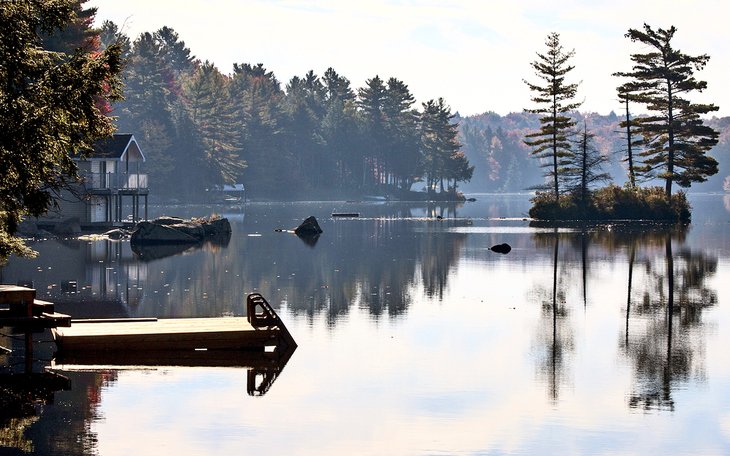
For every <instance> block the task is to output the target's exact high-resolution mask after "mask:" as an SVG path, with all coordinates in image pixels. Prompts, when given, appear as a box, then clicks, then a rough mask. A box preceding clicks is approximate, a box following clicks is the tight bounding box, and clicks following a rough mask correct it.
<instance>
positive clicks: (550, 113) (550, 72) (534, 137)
mask: <svg viewBox="0 0 730 456" xmlns="http://www.w3.org/2000/svg"><path fill="white" fill-rule="evenodd" d="M545 45H546V46H547V52H546V53H544V54H540V53H538V54H537V57H538V58H537V60H535V61H534V62H532V63H531V66H532V68H533V69H534V70H535V74H536V75H537V77H538V78H539V79H542V80H543V82H542V84H532V83H530V82H528V81H524V82H525V84H527V86H528V87H529V88H530V90H531V91H532V92H534V93H535V94H534V95H533V96H532V98H531V99H532V101H533V102H534V103H536V104H537V105H538V107H537V108H534V109H527V110H526V111H527V112H530V113H535V114H540V115H542V117H540V125H541V126H540V130H539V131H537V132H534V133H530V134H528V135H526V138H528V139H525V144H527V145H528V146H530V147H532V154H533V156H534V157H536V158H538V159H540V160H541V161H542V164H541V165H540V166H542V167H543V168H547V171H546V172H545V177H546V178H547V179H548V182H549V184H550V185H551V187H552V193H553V197H554V199H555V201H556V202H557V201H558V199H559V197H560V188H561V185H560V184H561V180H562V176H561V171H562V168H563V167H564V166H566V165H569V164H570V162H571V160H572V157H573V152H572V150H571V144H570V140H569V137H570V135H571V131H572V129H573V127H574V126H575V123H576V122H575V120H574V119H572V118H570V117H569V116H568V115H567V114H568V113H570V112H571V111H575V110H576V109H578V107H579V106H580V105H581V103H577V102H574V101H573V99H574V98H575V95H576V92H577V90H578V84H569V83H567V82H566V81H565V77H566V75H567V74H568V73H570V71H571V70H573V68H574V67H573V66H572V65H570V64H569V63H568V62H569V61H570V59H571V58H572V57H573V56H574V54H575V51H573V50H571V51H568V52H566V51H565V50H564V49H563V46H562V45H561V44H560V35H559V34H558V33H551V34H549V35H548V37H547V39H546V40H545Z"/></svg>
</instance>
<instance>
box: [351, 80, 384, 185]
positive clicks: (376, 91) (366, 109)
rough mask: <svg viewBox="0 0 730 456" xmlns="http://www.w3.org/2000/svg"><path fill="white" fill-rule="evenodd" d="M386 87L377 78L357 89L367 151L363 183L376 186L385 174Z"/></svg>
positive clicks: (380, 182) (367, 81) (381, 181)
mask: <svg viewBox="0 0 730 456" xmlns="http://www.w3.org/2000/svg"><path fill="white" fill-rule="evenodd" d="M386 90H387V89H386V86H385V84H384V83H383V80H382V79H380V77H379V76H377V75H376V76H375V77H374V78H372V79H368V80H366V81H365V87H361V88H360V89H358V99H357V106H358V108H359V110H360V113H361V116H362V121H363V128H364V130H365V134H364V136H365V137H366V138H367V148H368V151H367V153H366V156H365V157H364V162H363V181H364V182H365V183H366V185H367V184H374V185H375V186H378V185H380V184H382V183H383V180H384V174H385V172H384V171H385V168H384V167H385V165H384V163H385V154H386V150H387V148H388V145H387V135H386V131H385V115H384V113H383V109H384V106H385V100H386V96H387V95H386Z"/></svg>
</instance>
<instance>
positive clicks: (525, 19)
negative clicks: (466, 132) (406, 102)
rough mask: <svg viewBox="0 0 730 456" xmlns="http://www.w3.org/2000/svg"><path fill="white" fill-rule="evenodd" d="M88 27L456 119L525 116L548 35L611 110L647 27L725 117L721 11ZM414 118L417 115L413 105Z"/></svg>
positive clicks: (674, 2) (432, 6)
mask: <svg viewBox="0 0 730 456" xmlns="http://www.w3.org/2000/svg"><path fill="white" fill-rule="evenodd" d="M87 5H89V6H96V7H98V13H97V22H98V24H101V21H103V20H106V19H110V20H113V21H114V22H116V23H117V24H118V25H120V27H123V30H124V31H125V33H127V35H129V36H130V38H132V39H134V38H136V37H137V36H138V35H139V34H140V33H141V32H145V31H149V32H153V31H155V30H157V29H159V28H160V27H162V26H165V25H166V26H169V27H172V28H173V29H175V30H176V31H177V32H178V34H179V35H180V38H181V39H182V40H184V41H185V43H186V45H187V46H188V47H189V48H190V49H191V50H192V52H193V54H194V55H195V56H196V57H197V58H199V59H201V60H210V61H212V62H214V63H215V64H216V66H217V67H218V68H219V69H220V70H221V71H222V72H223V73H230V72H231V71H232V67H233V63H234V62H236V63H253V64H255V63H263V64H264V66H266V68H267V69H269V70H271V71H273V72H274V74H275V75H276V76H277V78H278V79H279V81H280V82H281V83H282V87H284V86H285V85H286V83H287V81H289V79H290V78H291V77H292V76H295V75H303V74H305V73H306V72H307V71H309V70H314V72H315V73H316V74H318V75H322V74H323V73H324V71H325V70H326V69H327V68H328V67H333V68H334V69H335V70H336V71H337V72H338V73H339V74H341V75H343V76H345V77H347V78H348V79H350V81H351V83H352V86H353V87H354V88H358V87H361V86H363V85H364V83H365V80H366V79H369V78H372V77H373V76H375V75H379V76H380V77H381V78H383V79H387V78H388V77H391V76H393V77H396V78H399V79H401V80H403V81H404V82H405V83H406V84H408V86H409V87H410V89H411V92H412V93H413V95H414V96H415V97H416V99H417V100H418V102H423V101H427V100H429V99H431V98H438V97H443V98H444V99H445V100H446V102H447V103H448V104H449V105H450V106H451V107H452V110H453V111H459V112H460V113H461V114H462V115H471V114H478V113H482V112H485V111H495V112H497V113H499V114H507V113H508V112H512V111H521V110H522V109H523V108H527V107H530V106H531V103H530V93H529V90H528V89H527V87H526V86H525V84H524V82H523V81H522V80H523V79H528V80H531V81H536V78H535V77H534V76H533V72H532V69H531V67H530V62H531V61H532V60H534V58H535V53H536V52H538V51H539V52H543V51H544V50H545V45H544V42H545V37H546V36H547V34H548V33H550V32H558V33H560V35H561V41H562V43H563V45H564V47H565V48H566V49H575V52H576V55H575V58H574V59H573V63H574V65H575V69H574V70H573V71H572V72H571V76H572V80H570V81H569V82H581V85H580V88H579V91H578V98H579V99H582V100H584V105H583V107H582V108H581V110H582V111H595V112H598V113H601V114H607V113H609V112H610V111H611V110H615V111H619V110H620V109H621V107H620V105H619V104H618V103H617V101H616V99H615V98H616V97H615V87H616V86H617V85H618V83H619V80H618V78H615V77H612V76H611V73H613V72H615V71H625V70H629V69H630V65H631V62H630V60H629V55H630V54H631V53H635V52H644V51H645V49H644V48H642V47H641V45H639V44H636V43H631V41H630V40H629V39H627V38H625V36H624V34H625V33H626V31H627V30H628V29H629V28H640V27H642V26H643V23H645V22H646V23H648V24H649V25H651V26H652V27H654V28H659V27H661V28H668V27H670V26H671V25H674V26H676V27H677V28H678V31H677V34H676V35H675V39H674V41H673V42H674V43H675V47H676V48H678V49H680V50H682V51H683V52H685V53H688V54H690V55H698V54H709V55H710V57H711V59H710V62H709V64H708V65H707V67H706V68H705V69H704V70H703V71H702V72H700V73H699V74H698V78H699V79H701V80H705V81H707V83H708V89H707V91H705V93H704V94H702V95H701V96H700V97H698V98H695V100H696V101H703V102H713V103H715V104H716V105H718V106H719V107H720V111H719V115H728V114H730V88H729V87H728V84H727V83H726V77H727V72H728V71H727V70H728V64H729V63H730V46H728V44H727V43H728V42H727V40H728V35H729V34H728V32H727V27H728V25H727V15H726V12H727V10H728V9H729V8H728V7H727V6H725V4H724V3H723V1H722V0H702V1H690V0H685V1H680V0H648V1H642V0H613V1H611V2H607V1H600V0H567V1H560V0H558V1H555V2H547V1H542V0H525V1H521V0H500V1H490V0H481V1H479V0H454V1H446V0H443V1H440V0H366V1H349V0H322V1H316V0H313V1H300V0H207V1H204V0H174V1H173V0H125V1H119V0H90V1H89V2H88V3H87ZM419 107H420V106H419Z"/></svg>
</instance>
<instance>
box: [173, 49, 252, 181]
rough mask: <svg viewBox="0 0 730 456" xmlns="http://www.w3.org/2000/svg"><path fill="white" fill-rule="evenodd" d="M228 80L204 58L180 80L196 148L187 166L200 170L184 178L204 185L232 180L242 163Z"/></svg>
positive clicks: (190, 168) (238, 133) (239, 170)
mask: <svg viewBox="0 0 730 456" xmlns="http://www.w3.org/2000/svg"><path fill="white" fill-rule="evenodd" d="M228 84H229V80H228V78H227V77H226V76H224V75H222V74H221V73H220V72H219V71H218V69H217V68H216V67H215V66H214V65H213V64H212V63H210V62H207V61H206V62H205V63H203V64H202V65H201V66H200V68H198V69H197V71H195V72H194V73H193V74H192V76H190V77H189V78H186V79H185V80H184V83H183V94H184V100H185V103H184V105H185V108H186V112H187V115H188V116H189V118H190V121H191V124H192V127H193V131H194V133H195V137H196V141H195V142H194V144H196V146H197V148H198V150H197V152H198V153H197V154H195V155H196V157H195V160H193V161H192V163H189V164H188V170H190V171H192V172H195V171H197V172H198V173H200V174H202V175H200V176H197V177H199V179H197V180H196V179H194V180H192V181H188V182H198V183H199V185H200V186H201V187H204V188H208V187H210V186H215V185H223V184H233V183H236V182H237V181H238V178H239V176H240V175H241V172H242V171H243V169H244V167H245V162H244V161H243V160H242V159H241V158H240V154H241V144H240V128H237V125H236V123H235V111H234V106H233V102H232V99H231V96H230V94H229V89H228ZM191 165H192V166H191ZM196 165H198V166H196Z"/></svg>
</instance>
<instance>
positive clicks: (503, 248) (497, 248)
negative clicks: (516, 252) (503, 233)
mask: <svg viewBox="0 0 730 456" xmlns="http://www.w3.org/2000/svg"><path fill="white" fill-rule="evenodd" d="M489 250H491V251H492V252H497V253H501V254H503V255H506V254H508V253H509V252H510V251H511V250H512V247H510V245H509V244H507V243H506V242H505V243H504V244H497V245H493V246H492V247H490V248H489Z"/></svg>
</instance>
